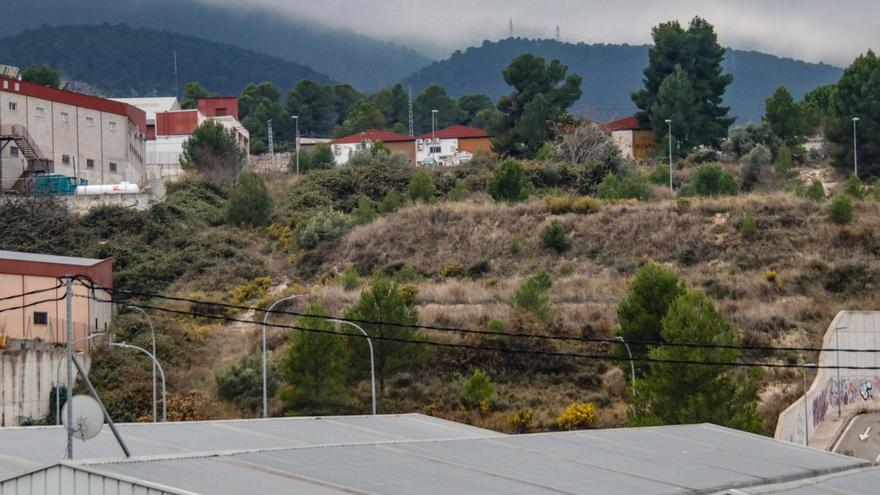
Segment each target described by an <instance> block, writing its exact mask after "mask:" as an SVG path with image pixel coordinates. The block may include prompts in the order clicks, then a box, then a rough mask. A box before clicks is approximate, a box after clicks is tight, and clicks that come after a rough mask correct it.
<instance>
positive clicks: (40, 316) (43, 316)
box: [34, 311, 49, 325]
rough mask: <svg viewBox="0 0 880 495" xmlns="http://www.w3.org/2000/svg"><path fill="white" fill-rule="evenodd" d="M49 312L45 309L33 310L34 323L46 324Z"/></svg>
mask: <svg viewBox="0 0 880 495" xmlns="http://www.w3.org/2000/svg"><path fill="white" fill-rule="evenodd" d="M48 324H49V313H47V312H45V311H34V325H48Z"/></svg>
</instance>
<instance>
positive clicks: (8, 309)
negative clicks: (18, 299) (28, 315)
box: [0, 296, 64, 313]
mask: <svg viewBox="0 0 880 495" xmlns="http://www.w3.org/2000/svg"><path fill="white" fill-rule="evenodd" d="M62 299H64V296H61V297H56V298H55V299H43V300H42V301H34V302H31V303H28V304H22V305H21V306H13V307H11V308H3V309H0V313H5V312H7V311H15V310H17V309H25V308H30V307H31V306H37V305H39V304H43V303H48V302H56V301H60V300H62Z"/></svg>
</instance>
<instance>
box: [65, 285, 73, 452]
mask: <svg viewBox="0 0 880 495" xmlns="http://www.w3.org/2000/svg"><path fill="white" fill-rule="evenodd" d="M64 299H65V302H66V303H67V391H66V392H67V454H66V455H65V459H69V460H73V277H71V276H68V277H67V284H66V289H65V294H64Z"/></svg>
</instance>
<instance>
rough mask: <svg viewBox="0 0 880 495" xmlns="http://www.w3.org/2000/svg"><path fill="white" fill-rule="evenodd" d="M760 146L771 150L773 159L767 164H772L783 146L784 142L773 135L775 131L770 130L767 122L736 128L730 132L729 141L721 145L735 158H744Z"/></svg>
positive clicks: (726, 140)
mask: <svg viewBox="0 0 880 495" xmlns="http://www.w3.org/2000/svg"><path fill="white" fill-rule="evenodd" d="M758 145H763V146H766V147H767V149H769V150H770V153H771V157H770V159H769V160H768V161H767V163H770V160H772V159H773V155H776V153H777V151H778V150H779V147H780V146H781V145H782V142H781V141H780V140H779V138H778V137H776V135H775V134H773V131H771V130H770V126H769V125H767V123H766V122H761V123H760V124H755V123H750V124H746V125H744V126H739V127H734V128H733V129H731V130H730V135H729V136H728V137H727V139H725V140H724V142H723V143H721V149H723V150H724V152H725V153H727V154H728V155H730V156H732V157H734V158H743V157H745V156H746V155H748V154H749V153H750V152H751V151H752V150H753V149H754V148H755V146H758Z"/></svg>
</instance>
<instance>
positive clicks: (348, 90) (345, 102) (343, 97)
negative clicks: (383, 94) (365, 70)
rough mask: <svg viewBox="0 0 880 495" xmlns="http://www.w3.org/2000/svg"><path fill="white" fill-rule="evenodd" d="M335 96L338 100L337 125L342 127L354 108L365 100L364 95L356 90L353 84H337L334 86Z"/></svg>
mask: <svg viewBox="0 0 880 495" xmlns="http://www.w3.org/2000/svg"><path fill="white" fill-rule="evenodd" d="M333 96H334V97H335V98H336V115H337V119H338V120H337V122H336V124H337V125H342V122H343V121H344V120H345V119H346V117H347V116H348V113H349V112H350V111H351V109H352V107H354V105H355V104H356V103H357V102H359V101H361V100H363V99H364V95H362V94H361V93H360V92H358V90H356V89H354V86H352V85H351V84H337V85H336V86H333Z"/></svg>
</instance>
